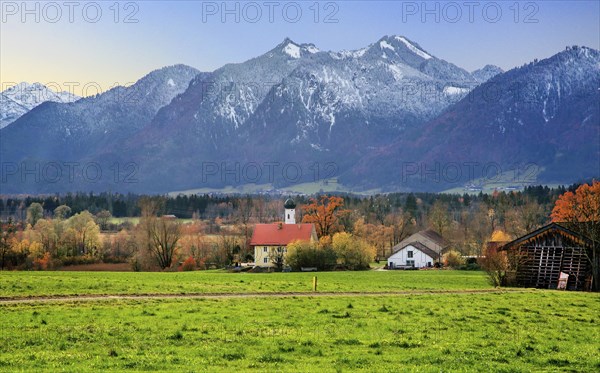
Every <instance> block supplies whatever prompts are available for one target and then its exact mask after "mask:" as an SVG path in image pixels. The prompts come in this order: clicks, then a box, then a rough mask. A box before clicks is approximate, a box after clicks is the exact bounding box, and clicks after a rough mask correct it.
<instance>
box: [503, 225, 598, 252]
mask: <svg viewBox="0 0 600 373" xmlns="http://www.w3.org/2000/svg"><path fill="white" fill-rule="evenodd" d="M554 233H558V234H560V235H563V236H565V237H568V238H570V239H571V240H573V241H575V242H577V243H578V244H580V245H585V246H591V245H592V240H590V239H589V238H587V237H585V236H583V235H582V234H580V233H578V232H576V231H574V230H571V229H569V228H567V227H565V226H564V225H562V224H558V223H550V224H548V225H546V226H543V227H541V228H539V229H536V230H535V231H533V232H531V233H528V234H526V235H524V236H522V237H519V238H517V239H516V240H514V241H511V242H509V243H507V244H505V245H503V246H502V247H500V248H499V250H509V249H512V248H515V247H518V246H521V245H524V244H526V243H528V242H530V241H532V240H534V239H536V238H540V237H543V236H546V235H549V234H554Z"/></svg>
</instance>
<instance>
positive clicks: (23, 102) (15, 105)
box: [0, 82, 81, 129]
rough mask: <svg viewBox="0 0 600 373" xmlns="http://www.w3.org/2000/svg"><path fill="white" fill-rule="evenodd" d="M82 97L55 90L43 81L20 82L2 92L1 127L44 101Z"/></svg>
mask: <svg viewBox="0 0 600 373" xmlns="http://www.w3.org/2000/svg"><path fill="white" fill-rule="evenodd" d="M80 98H81V97H79V96H76V95H74V94H72V93H69V92H64V91H63V92H55V91H53V90H52V89H50V88H48V87H46V86H45V85H43V84H41V83H33V84H30V83H27V82H22V83H19V84H17V85H14V86H12V87H10V88H8V89H6V90H5V91H3V92H1V93H0V129H2V128H4V127H6V126H8V125H9V124H11V123H12V122H14V121H15V120H17V119H19V118H20V117H21V116H22V115H23V114H25V113H27V112H28V111H30V110H31V109H33V108H35V107H36V106H38V105H40V104H42V103H44V102H47V101H50V102H60V103H66V102H75V101H77V100H79V99H80Z"/></svg>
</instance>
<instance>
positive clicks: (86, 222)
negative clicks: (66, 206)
mask: <svg viewBox="0 0 600 373" xmlns="http://www.w3.org/2000/svg"><path fill="white" fill-rule="evenodd" d="M66 226H67V229H66V231H65V232H64V234H63V235H64V236H66V237H67V238H66V241H69V242H70V246H71V250H72V253H73V255H82V254H87V253H90V254H92V255H95V254H96V253H97V249H98V247H99V245H100V236H99V235H100V227H98V224H96V222H95V221H94V216H93V215H92V214H91V213H90V212H89V211H87V210H85V211H82V212H80V213H79V214H75V215H73V216H71V217H70V218H69V219H68V220H67V221H66Z"/></svg>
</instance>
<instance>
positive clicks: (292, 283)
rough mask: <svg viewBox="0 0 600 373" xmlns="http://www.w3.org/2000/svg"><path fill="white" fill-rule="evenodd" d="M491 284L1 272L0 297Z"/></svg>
mask: <svg viewBox="0 0 600 373" xmlns="http://www.w3.org/2000/svg"><path fill="white" fill-rule="evenodd" d="M315 275H316V276H317V278H318V290H320V291H323V292H330V291H333V292H348V291H351V292H382V291H404V290H434V291H435V290H438V291H441V290H458V289H490V288H491V286H490V285H489V284H488V283H487V280H486V277H485V275H484V274H483V273H482V272H477V271H364V272H320V273H317V274H315V273H306V272H305V273H302V272H296V273H226V272H223V271H220V270H219V271H196V272H177V273H160V272H151V273H144V272H0V298H2V297H14V296H19V297H23V296H44V295H77V294H190V293H199V294H206V293H254V292H309V291H312V279H313V277H314V276H315Z"/></svg>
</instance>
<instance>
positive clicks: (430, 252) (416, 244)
mask: <svg viewBox="0 0 600 373" xmlns="http://www.w3.org/2000/svg"><path fill="white" fill-rule="evenodd" d="M408 246H412V247H414V248H416V249H419V250H420V251H422V252H423V253H425V254H427V255H429V256H430V257H432V258H433V259H439V258H440V253H438V252H436V251H434V250H432V249H430V248H429V247H427V246H425V245H423V244H422V243H420V242H418V241H414V242H411V243H407V244H406V245H404V246H403V247H401V248H399V249H398V250H397V251H396V252H395V253H397V252H398V251H401V250H403V249H405V248H407V247H408Z"/></svg>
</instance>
